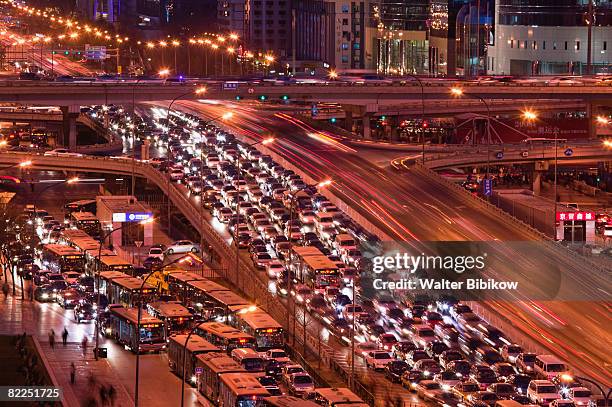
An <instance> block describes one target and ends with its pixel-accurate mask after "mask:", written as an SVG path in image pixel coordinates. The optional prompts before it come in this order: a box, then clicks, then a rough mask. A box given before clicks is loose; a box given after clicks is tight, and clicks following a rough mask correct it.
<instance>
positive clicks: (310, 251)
mask: <svg viewBox="0 0 612 407" xmlns="http://www.w3.org/2000/svg"><path fill="white" fill-rule="evenodd" d="M291 250H293V252H294V253H295V254H296V255H298V256H301V257H308V256H323V253H322V252H321V250H319V249H317V248H316V247H314V246H293V247H292V248H291Z"/></svg>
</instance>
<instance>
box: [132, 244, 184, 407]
mask: <svg viewBox="0 0 612 407" xmlns="http://www.w3.org/2000/svg"><path fill="white" fill-rule="evenodd" d="M187 257H189V255H185V256H182V257H179V258H178V259H176V260H174V261H171V262H170V263H168V264H166V265H164V266H162V267H158V268H154V269H153V270H151V271H150V272H149V274H147V276H146V277H145V278H144V279H143V280H142V284H140V290H139V291H138V302H137V305H138V313H137V318H136V329H137V330H138V331H139V332H138V335H136V380H135V383H134V407H138V387H139V384H140V383H139V382H140V320H141V318H142V300H143V298H142V297H143V296H142V290H144V286H145V284H146V283H147V280H148V279H149V278H150V277H151V276H152V275H153V274H155V273H157V272H160V271H162V270H164V269H165V268H167V267H169V266H171V265H173V264H175V263H180V262H182V261H183V260H184V259H186V258H187Z"/></svg>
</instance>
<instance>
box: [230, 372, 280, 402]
mask: <svg viewBox="0 0 612 407" xmlns="http://www.w3.org/2000/svg"><path fill="white" fill-rule="evenodd" d="M267 396H270V393H268V390H266V389H265V387H263V386H262V385H261V383H259V381H258V380H257V378H256V377H255V376H253V375H250V374H244V373H225V374H222V375H221V385H220V386H219V405H220V406H224V407H258V406H260V405H261V404H262V402H263V399H264V397H267Z"/></svg>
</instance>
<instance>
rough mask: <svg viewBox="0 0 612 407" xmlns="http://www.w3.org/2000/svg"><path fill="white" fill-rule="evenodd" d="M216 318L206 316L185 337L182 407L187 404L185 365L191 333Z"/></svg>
mask: <svg viewBox="0 0 612 407" xmlns="http://www.w3.org/2000/svg"><path fill="white" fill-rule="evenodd" d="M213 319H214V315H213V316H210V317H208V318H206V319H205V320H204V321H201V322H198V323H197V324H195V325H194V326H193V328H191V330H190V331H189V333H188V334H187V338H185V344H184V345H183V368H182V370H181V371H182V377H181V379H182V380H181V407H183V406H184V405H185V380H186V377H185V367H186V364H187V344H188V343H189V339H190V338H191V335H193V334H194V333H195V331H196V330H197V329H198V328H199V327H200V326H202V324H205V323H207V322H210V321H212V320H213Z"/></svg>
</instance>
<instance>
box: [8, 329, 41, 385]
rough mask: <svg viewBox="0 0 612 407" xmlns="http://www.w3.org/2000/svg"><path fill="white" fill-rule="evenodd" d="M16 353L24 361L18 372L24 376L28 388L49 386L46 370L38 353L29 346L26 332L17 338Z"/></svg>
mask: <svg viewBox="0 0 612 407" xmlns="http://www.w3.org/2000/svg"><path fill="white" fill-rule="evenodd" d="M15 351H16V352H17V354H19V356H20V358H21V360H22V364H21V365H20V366H19V368H18V371H19V372H21V373H22V374H23V376H24V384H25V385H26V386H45V385H47V383H46V378H45V374H44V368H43V367H42V366H41V364H40V361H39V360H38V355H37V354H36V352H35V351H34V350H33V349H31V347H30V346H28V344H27V335H26V333H25V332H24V333H23V334H22V335H17V336H16V337H15Z"/></svg>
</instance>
